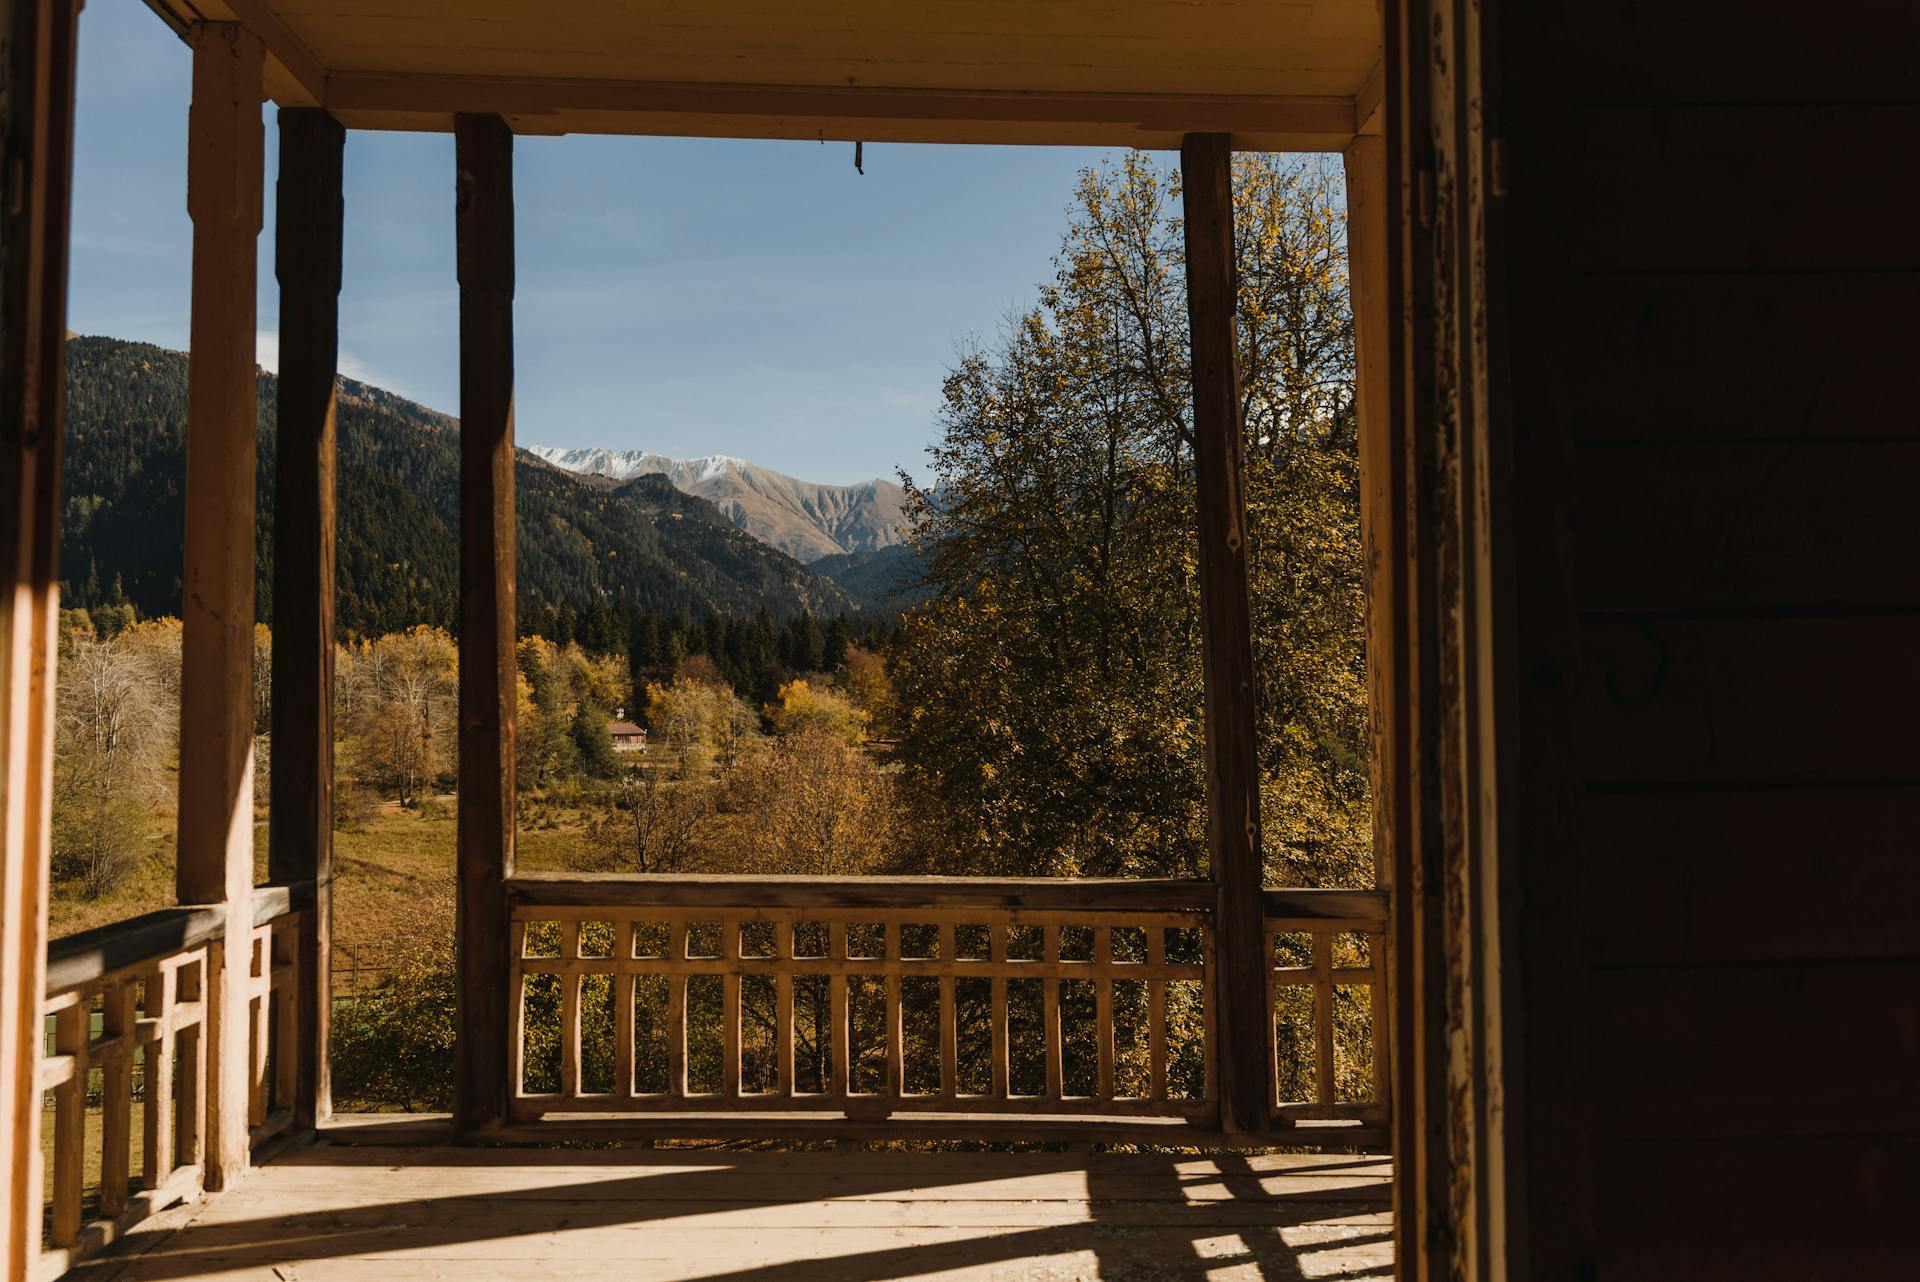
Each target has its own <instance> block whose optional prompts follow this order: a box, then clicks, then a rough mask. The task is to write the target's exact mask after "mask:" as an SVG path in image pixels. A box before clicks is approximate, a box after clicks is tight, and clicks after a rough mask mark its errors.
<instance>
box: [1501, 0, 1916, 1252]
mask: <svg viewBox="0 0 1920 1282" xmlns="http://www.w3.org/2000/svg"><path fill="white" fill-rule="evenodd" d="M1497 25H1498V28H1499V35H1498V38H1497V46H1498V48H1499V49H1500V61H1501V73H1500V74H1501V82H1502V101H1501V103H1500V106H1499V113H1500V117H1501V119H1502V121H1503V122H1504V125H1505V130H1506V134H1505V137H1503V138H1502V140H1501V145H1502V149H1503V150H1502V164H1503V167H1504V171H1505V172H1504V175H1503V177H1504V185H1505V188H1506V190H1507V192H1508V193H1509V196H1508V199H1507V200H1505V201H1504V202H1503V208H1502V210H1501V215H1502V217H1503V218H1504V219H1505V220H1506V223H1505V232H1506V237H1507V240H1506V249H1507V255H1508V256H1507V257H1506V259H1505V261H1504V262H1503V264H1502V270H1503V271H1504V273H1505V277H1506V279H1507V281H1508V282H1509V291H1508V311H1509V314H1510V316H1511V318H1512V331H1511V340H1510V342H1511V350H1510V361H1511V370H1512V375H1513V389H1514V392H1513V395H1514V401H1513V406H1512V415H1513V418H1512V421H1513V424H1514V441H1515V455H1514V458H1515V470H1514V473H1513V476H1512V483H1513V486H1514V490H1515V493H1516V495H1517V496H1518V497H1517V499H1516V505H1515V511H1516V513H1517V516H1516V522H1517V528H1516V529H1515V530H1514V536H1515V540H1516V545H1517V547H1518V548H1519V549H1520V553H1519V561H1518V566H1519V578H1518V581H1517V589H1518V598H1517V600H1518V608H1517V612H1516V615H1515V617H1516V620H1517V622H1518V626H1517V636H1518V640H1517V643H1516V644H1517V653H1516V655H1515V659H1516V662H1515V671H1516V672H1517V673H1519V674H1520V678H1519V679H1520V681H1521V683H1522V690H1523V692H1524V694H1523V697H1524V698H1525V699H1527V700H1528V701H1529V706H1530V707H1532V708H1534V709H1536V711H1533V712H1529V713H1526V714H1523V724H1524V726H1525V729H1526V736H1524V737H1526V738H1528V740H1529V741H1528V742H1527V743H1523V745H1522V746H1523V749H1524V750H1525V751H1526V756H1525V758H1524V761H1523V764H1522V766H1521V771H1522V773H1523V777H1524V789H1523V791H1524V793H1525V794H1526V796H1527V797H1528V798H1529V801H1528V802H1527V803H1526V804H1527V809H1526V813H1527V815H1528V817H1529V819H1528V822H1529V824H1530V830H1529V831H1528V832H1527V833H1526V834H1525V835H1524V836H1523V839H1522V840H1521V841H1520V842H1519V843H1518V845H1517V846H1516V849H1520V850H1523V851H1524V852H1525V853H1524V855H1523V867H1522V868H1521V869H1520V870H1519V876H1520V878H1521V881H1522V883H1523V884H1524V885H1525V886H1526V887H1527V890H1526V895H1525V898H1526V900H1527V902H1528V905H1529V908H1528V914H1527V917H1526V919H1525V921H1524V922H1523V925H1522V931H1523V936H1524V938H1525V939H1526V941H1527V947H1528V949H1529V953H1528V957H1527V960H1528V962H1529V964H1531V965H1532V966H1533V967H1534V971H1533V974H1532V975H1530V976H1529V983H1528V985H1527V991H1528V994H1529V995H1528V998H1527V1001H1526V1011H1525V1019H1524V1022H1525V1024H1526V1026H1527V1037H1528V1048H1529V1055H1530V1057H1531V1058H1532V1059H1534V1060H1535V1061H1536V1062H1538V1063H1541V1064H1550V1065H1553V1066H1554V1069H1555V1072H1554V1074H1553V1076H1552V1079H1551V1080H1541V1079H1540V1078H1538V1077H1536V1078H1535V1080H1533V1081H1532V1082H1531V1083H1530V1086H1531V1095H1530V1098H1531V1103H1530V1106H1529V1107H1530V1111H1531V1113H1532V1116H1533V1122H1532V1125H1531V1129H1532V1131H1533V1133H1534V1135H1535V1139H1534V1141H1533V1142H1534V1145H1535V1147H1534V1149H1533V1151H1532V1152H1531V1154H1530V1166H1529V1176H1530V1188H1529V1201H1530V1207H1531V1209H1532V1232H1531V1243H1532V1250H1533V1252H1534V1255H1535V1258H1534V1260H1533V1262H1532V1263H1533V1266H1534V1267H1535V1268H1536V1269H1540V1268H1544V1269H1545V1270H1546V1272H1547V1273H1552V1272H1553V1270H1554V1269H1560V1270H1563V1271H1565V1270H1577V1271H1578V1272H1579V1273H1581V1274H1584V1275H1585V1276H1590V1277H1595V1278H1599V1279H1615V1278H1633V1277H1649V1276H1662V1277H1690V1278H1719V1277H1740V1278H1743V1279H1751V1278H1786V1277H1794V1278H1800V1277H1809V1276H1827V1277H1842V1276H1860V1277H1868V1276H1873V1277H1880V1276H1896V1275H1899V1274H1902V1273H1903V1272H1905V1271H1908V1270H1910V1269H1911V1266H1912V1260H1913V1259H1914V1258H1915V1251H1916V1248H1917V1247H1920V1239H1917V1238H1916V1231H1915V1229H1914V1227H1913V1219H1912V1217H1911V1216H1910V1215H1907V1214H1904V1213H1903V1212H1901V1211H1900V1210H1899V1209H1898V1208H1901V1207H1910V1206H1911V1205H1913V1204H1914V1202H1915V1200H1916V1198H1917V1197H1920V1186H1916V1183H1915V1181H1916V1178H1920V1177H1916V1174H1915V1173H1916V1172H1917V1171H1920V1107H1917V1106H1916V1105H1915V1102H1914V1092H1913V1087H1912V1084H1913V1082H1914V1081H1915V1080H1920V1041H1917V1040H1916V1036H1915V1033H1914V1029H1915V1028H1916V1027H1920V997H1917V996H1916V994H1917V993H1920V931H1916V930H1915V928H1914V925H1913V923H1914V922H1915V921H1916V920H1920V850H1917V847H1920V737H1917V736H1915V735H1914V733H1913V731H1912V727H1911V720H1912V710H1913V709H1915V708H1920V569H1916V567H1917V566H1920V555H1917V554H1920V519H1917V518H1916V516H1915V511H1916V507H1915V502H1914V498H1913V496H1914V495H1915V494H1916V493H1920V409H1916V406H1920V396H1916V393H1917V392H1920V363H1916V362H1915V360H1914V351H1915V346H1914V337H1913V335H1914V328H1913V317H1914V316H1915V314H1916V311H1917V310H1920V270H1916V269H1920V235H1916V232H1915V227H1916V223H1915V214H1914V210H1915V208H1916V207H1917V206H1920V80H1916V78H1915V76H1914V72H1913V68H1914V65H1915V56H1916V50H1920V6H1915V5H1912V4H1905V3H1896V4H1875V5H1867V6H1854V7H1850V8H1849V9H1847V10H1846V11H1845V12H1841V11H1837V10H1820V9H1817V8H1808V7H1806V6H1802V5H1789V4H1785V3H1775V2H1773V0H1762V3H1760V4H1758V5H1750V4H1733V3H1730V2H1728V3H1719V2H1715V3H1708V4H1703V5H1691V6H1680V7H1678V8H1677V9H1676V8H1675V7H1673V6H1666V7H1661V6H1646V5H1614V4H1606V3H1601V2H1600V0H1575V3H1573V4H1571V5H1568V6H1541V7H1534V6H1526V7H1521V6H1508V7H1506V8H1505V9H1504V10H1503V11H1502V13H1501V15H1500V17H1499V18H1498V19H1497ZM1543 495H1544V496H1548V497H1542V496H1543ZM1542 707H1548V708H1551V711H1550V712H1547V713H1541V712H1539V711H1537V709H1539V708H1542ZM1527 718H1531V719H1527ZM1556 810H1558V812H1559V813H1558V815H1556ZM1569 887H1571V889H1572V891H1573V893H1567V891H1568V888H1569ZM1566 938H1578V939H1579V940H1580V942H1581V945H1582V946H1581V948H1580V949H1579V950H1578V951H1577V952H1576V953H1574V954H1571V955H1569V954H1567V953H1565V952H1563V951H1559V950H1558V949H1557V946H1556V944H1555V943H1554V941H1555V940H1556V939H1566ZM1554 967H1557V969H1553V968H1554ZM1570 994H1573V995H1577V998H1576V999H1574V1000H1570V999H1569V995H1570ZM1569 1047H1572V1048H1576V1050H1575V1052H1574V1054H1575V1056H1576V1057H1577V1058H1578V1060H1579V1061H1580V1065H1581V1067H1580V1068H1579V1069H1578V1073H1579V1074H1582V1075H1583V1076H1574V1077H1568V1076H1566V1075H1565V1074H1564V1073H1561V1072H1560V1071H1559V1070H1561V1069H1563V1068H1565V1067H1566V1066H1567V1065H1568V1064H1569V1063H1570V1062H1571V1061H1570V1060H1569V1055H1568V1048H1569ZM1569 1115H1577V1118H1576V1121H1575V1124H1574V1125H1572V1126H1571V1127H1570V1128H1569V1127H1566V1126H1563V1125H1560V1124H1559V1123H1560V1122H1561V1121H1563V1120H1564V1119H1565V1118H1567V1117H1568V1116H1569ZM1570 1136H1571V1137H1573V1139H1574V1140H1575V1141H1576V1142H1577V1143H1578V1144H1580V1145H1583V1146H1585V1147H1586V1148H1588V1149H1589V1150H1590V1152H1588V1153H1587V1154H1584V1155H1583V1154H1581V1153H1579V1152H1577V1151H1572V1150H1571V1149H1570V1148H1569V1145H1568V1140H1569V1137H1570ZM1542 1137H1544V1138H1542ZM1569 1243H1574V1244H1576V1245H1574V1246H1572V1247H1571V1248H1569V1246H1568V1244H1569Z"/></svg>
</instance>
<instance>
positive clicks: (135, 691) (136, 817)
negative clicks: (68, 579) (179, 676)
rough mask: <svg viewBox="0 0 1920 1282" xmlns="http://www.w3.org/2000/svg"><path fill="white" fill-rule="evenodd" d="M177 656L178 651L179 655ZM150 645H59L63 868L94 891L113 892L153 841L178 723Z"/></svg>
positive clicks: (56, 854)
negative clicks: (154, 816)
mask: <svg viewBox="0 0 1920 1282" xmlns="http://www.w3.org/2000/svg"><path fill="white" fill-rule="evenodd" d="M175 658H176V661H177V655H176V656H175ZM156 666H157V665H156V664H155V663H154V662H153V654H152V651H151V650H147V649H143V648H141V647H136V646H129V645H125V644H122V643H121V642H120V641H119V640H118V638H116V639H114V640H109V641H101V640H98V639H96V638H95V636H94V633H93V631H92V630H91V629H90V628H89V629H88V630H85V631H76V632H71V633H69V634H68V635H67V636H66V637H65V638H64V639H63V643H62V646H61V652H60V666H59V673H60V676H59V685H58V689H57V691H56V701H57V702H56V713H57V715H56V720H55V725H54V758H53V760H54V776H53V779H54V783H53V865H54V867H53V871H54V875H55V876H57V877H60V878H62V879H63V880H64V879H72V880H75V881H77V882H78V883H79V887H80V891H81V893H82V894H83V895H85V896H86V897H87V898H89V899H97V898H99V897H100V896H101V895H104V894H107V893H108V892H109V891H111V890H113V889H114V888H115V887H116V886H118V885H119V884H120V883H121V882H122V881H124V880H125V879H126V878H127V876H128V875H129V874H130V873H131V872H132V871H133V869H134V868H135V867H137V866H138V865H139V863H140V860H141V858H142V857H143V855H144V854H145V849H146V820H147V816H148V815H149V814H151V813H152V809H153V804H154V802H155V800H156V798H157V797H158V795H159V793H160V791H161V778H162V769H163V767H164V764H165V762H164V758H165V756H166V754H167V752H168V749H169V748H170V747H171V744H172V737H173V726H172V724H171V720H170V714H171V713H172V712H173V706H172V705H171V704H170V703H169V701H168V699H167V697H166V693H165V689H166V687H165V685H164V681H163V679H162V677H161V674H160V673H159V672H157V671H155V668H156Z"/></svg>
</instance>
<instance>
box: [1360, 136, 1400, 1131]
mask: <svg viewBox="0 0 1920 1282" xmlns="http://www.w3.org/2000/svg"><path fill="white" fill-rule="evenodd" d="M1346 170H1347V273H1348V279H1349V280H1350V281H1351V282H1352V289H1353V337H1354V375H1355V377H1354V384H1355V391H1356V393H1357V395H1356V400H1357V406H1356V408H1357V410H1358V411H1359V428H1360V432H1359V435H1360V442H1359V443H1360V535H1361V543H1362V547H1363V549H1364V551H1363V556H1364V558H1365V564H1366V581H1367V761H1368V769H1369V773H1370V782H1371V786H1372V793H1373V868H1374V883H1375V884H1376V885H1378V886H1379V887H1380V888H1381V889H1382V890H1385V891H1386V892H1387V907H1388V921H1389V923H1393V922H1395V921H1397V919H1398V917H1399V913H1400V909H1401V907H1402V906H1403V905H1402V902H1401V901H1402V898H1403V892H1402V890H1401V888H1400V886H1399V882H1398V879H1397V877H1396V875H1395V873H1396V869H1397V868H1400V867H1403V866H1405V865H1406V863H1407V861H1408V860H1409V858H1410V857H1411V852H1410V847H1409V846H1408V845H1407V843H1408V842H1409V841H1410V839H1411V834H1412V830H1411V825H1410V824H1409V823H1408V822H1407V821H1406V808H1407V805H1408V802H1409V800H1410V792H1411V789H1412V761H1413V752H1412V744H1411V742H1410V739H1409V736H1410V735H1411V734H1412V731H1413V719H1412V716H1411V715H1410V710H1409V706H1408V705H1409V703H1410V701H1411V700H1412V698H1413V610H1412V601H1411V597H1410V595H1409V594H1410V592H1411V591H1412V576H1411V574H1410V572H1409V571H1410V560H1411V557H1412V551H1411V548H1410V546H1409V543H1408V539H1407V504H1406V502H1405V501H1404V496H1405V495H1406V492H1407V489H1406V487H1407V475H1408V472H1407V439H1406V432H1405V428H1404V419H1403V418H1402V417H1401V416H1399V415H1396V414H1395V413H1394V412H1393V359H1394V358H1393V352H1394V350H1395V347H1394V342H1393V330H1392V325H1393V315H1394V313H1393V309H1392V306H1391V304H1390V303H1389V301H1388V300H1389V297H1390V294H1391V289H1390V276H1389V271H1390V268H1389V255H1388V244H1389V235H1390V229H1391V227H1392V223H1391V221H1390V218H1389V215H1388V206H1389V201H1388V192H1387V140H1386V138H1385V137H1383V136H1381V135H1379V134H1364V135H1362V136H1360V137H1358V138H1355V139H1354V140H1353V142H1352V144H1351V145H1350V146H1349V147H1348V148H1347V154H1346ZM1368 947H1369V948H1370V949H1371V950H1373V951H1374V952H1375V954H1376V955H1375V956H1374V957H1373V958H1372V961H1373V964H1374V974H1375V976H1376V979H1375V983H1374V987H1373V989H1372V990H1371V991H1372V998H1373V1011H1374V1025H1373V1027H1374V1035H1373V1058H1374V1081H1375V1095H1376V1100H1377V1103H1378V1104H1379V1105H1380V1106H1382V1107H1384V1108H1386V1109H1387V1110H1388V1118H1389V1122H1390V1123H1391V1124H1393V1125H1394V1126H1396V1127H1398V1126H1399V1121H1398V1119H1397V1117H1396V1116H1395V1113H1394V1110H1395V1107H1396V1098H1395V1097H1396V1095H1398V1094H1399V1092H1398V1091H1396V1090H1395V1089H1394V1088H1393V1081H1394V1076H1395V1065H1396V1063H1397V1059H1398V1054H1399V1051H1400V1047H1399V1046H1398V1045H1397V1044H1396V1038H1395V1034H1396V1033H1397V1032H1398V1031H1399V1030H1398V1029H1397V1028H1396V1027H1393V1026H1391V1024H1390V1015H1389V1012H1390V1011H1391V1010H1392V1009H1393V993H1392V991H1391V988H1390V987H1389V985H1388V982H1387V976H1388V975H1389V974H1390V973H1393V972H1394V969H1395V962H1394V959H1395V957H1396V956H1397V954H1398V951H1399V943H1398V937H1397V935H1396V933H1395V930H1394V927H1393V926H1392V925H1391V924H1390V925H1389V927H1388V929H1387V931H1385V932H1383V933H1382V934H1380V935H1378V936H1375V937H1374V938H1372V939H1371V940H1370V941H1369V942H1368ZM1399 1133H1401V1134H1404V1133H1405V1132H1399Z"/></svg>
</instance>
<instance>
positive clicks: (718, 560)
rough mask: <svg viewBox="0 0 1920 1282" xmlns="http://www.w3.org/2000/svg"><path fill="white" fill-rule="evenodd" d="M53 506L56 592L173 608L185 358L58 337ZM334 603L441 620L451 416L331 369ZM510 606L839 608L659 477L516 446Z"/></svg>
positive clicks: (451, 535) (264, 511) (399, 617)
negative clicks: (62, 351)
mask: <svg viewBox="0 0 1920 1282" xmlns="http://www.w3.org/2000/svg"><path fill="white" fill-rule="evenodd" d="M67 372H68V396H67V433H66V460H65V468H64V477H63V487H64V511H63V517H62V522H61V564H60V572H61V579H62V583H61V596H62V600H63V603H64V604H67V605H72V606H83V607H84V606H92V605H96V604H111V603H115V602H118V601H121V600H125V601H130V602H131V603H132V604H133V605H135V606H136V607H137V608H139V609H140V610H141V611H142V612H143V613H146V614H150V615H151V614H172V613H177V612H178V610H179V608H180V606H179V601H180V538H181V528H182V523H183V520H184V511H185V509H184V488H185V472H186V462H185V451H184V438H183V428H184V424H185V422H186V390H187V358H186V356H185V355H184V354H183V353H180V352H172V351H167V350H165V349H163V348H159V347H154V346H151V345H148V344H145V343H129V342H123V341H120V340H118V339H112V338H75V339H73V340H72V341H70V342H69V343H68V345H67ZM274 404H275V382H274V379H273V377H272V376H271V375H268V374H262V375H261V377H260V423H261V432H260V466H259V476H258V485H259V489H258V494H259V513H260V523H259V524H260V540H259V546H258V566H259V571H258V578H257V588H256V590H257V592H258V595H259V613H260V616H261V617H262V618H263V619H271V617H272V599H271V593H270V588H271V583H272V565H273V553H274V544H273V474H274V460H275V450H274V432H273V427H274ZM339 432H340V445H339V450H340V461H339V490H338V506H339V514H340V515H339V552H338V558H339V560H338V565H339V606H338V609H339V620H340V626H341V628H342V629H343V630H345V631H348V632H357V633H362V634H367V633H375V632H384V631H390V630H393V629H395V628H402V627H408V626H411V625H412V624H414V623H434V624H440V625H442V626H448V625H451V624H452V623H453V622H454V619H455V613H456V611H455V604H456V601H457V596H458V591H459V578H458V566H459V557H458V550H457V545H456V543H455V531H456V530H457V529H458V526H459V517H460V513H459V485H458V481H459V472H460V457H459V448H458V446H459V441H458V437H457V435H456V433H457V432H458V425H457V424H456V423H455V422H454V421H453V420H452V419H450V418H448V417H447V416H446V415H444V414H440V413H437V412H435V411H433V410H429V409H427V408H425V407H424V406H421V405H416V404H414V403H413V402H411V401H408V400H406V399H404V398H402V397H399V396H396V395H394V394H393V393H391V392H387V391H383V390H382V389H380V388H375V387H369V386H366V385H364V384H361V383H356V382H353V381H351V380H342V382H341V393H340V411H339ZM515 483H516V485H517V487H518V495H517V497H518V505H519V517H520V529H519V538H518V540H517V555H518V560H519V576H520V602H519V604H520V607H521V609H522V611H523V613H524V612H525V611H527V610H530V609H535V610H537V609H539V608H541V607H542V606H550V607H552V608H555V609H559V608H561V607H570V608H572V609H574V610H576V611H579V610H588V609H594V608H597V607H606V608H611V609H621V608H637V609H641V610H646V611H652V612H656V613H660V614H681V615H686V616H689V617H693V618H700V617H704V616H705V615H707V614H710V613H721V614H735V615H751V614H754V613H757V612H758V611H759V610H761V609H765V610H767V611H768V613H769V614H771V615H773V616H774V617H775V618H776V619H777V618H784V617H790V616H793V615H797V614H799V613H800V612H801V611H803V610H811V611H813V612H814V613H815V614H817V615H833V614H837V613H840V612H842V611H844V610H849V609H852V608H853V605H854V603H853V601H852V600H851V599H850V598H849V596H848V595H847V594H846V593H845V592H843V591H842V590H841V589H840V588H839V587H838V586H837V585H836V584H834V583H833V582H832V581H831V580H828V579H826V578H823V577H821V576H819V575H817V574H815V573H813V572H812V571H811V570H809V569H808V568H807V567H806V566H804V565H802V564H800V563H799V562H798V561H796V560H794V559H793V558H792V557H790V556H787V555H785V554H784V553H782V552H780V551H778V550H776V549H775V548H773V547H770V546H768V545H767V544H766V543H765V542H763V541H761V540H759V539H757V538H754V537H752V536H751V535H749V534H747V533H745V532H743V531H741V530H739V529H736V528H735V526H734V524H733V522H732V521H730V520H729V519H728V518H727V517H725V516H723V515H722V514H721V513H720V512H719V511H718V510H717V509H716V508H715V506H714V505H713V504H712V503H710V502H707V501H705V500H704V499H701V498H699V497H695V496H693V495H689V494H687V493H685V492H683V491H681V490H680V489H678V488H677V487H675V486H674V485H672V484H669V483H668V482H666V481H663V480H662V479H661V478H659V477H657V476H650V475H646V474H640V475H636V476H635V477H633V479H628V480H619V479H611V478H607V477H602V476H592V475H580V474H577V473H575V472H572V471H566V470H562V469H560V468H557V467H552V466H549V465H548V464H546V463H545V462H543V461H541V460H540V459H538V458H535V457H534V456H533V455H531V454H529V453H528V452H526V451H524V450H523V451H521V452H520V455H519V459H518V463H517V466H516V468H515Z"/></svg>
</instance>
